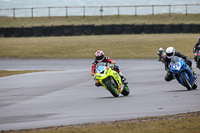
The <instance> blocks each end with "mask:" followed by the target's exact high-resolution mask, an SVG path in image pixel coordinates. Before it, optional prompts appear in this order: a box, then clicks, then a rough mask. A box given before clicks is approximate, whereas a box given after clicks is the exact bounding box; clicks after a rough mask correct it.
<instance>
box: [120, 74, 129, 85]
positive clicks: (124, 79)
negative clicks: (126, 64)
mask: <svg viewBox="0 0 200 133" xmlns="http://www.w3.org/2000/svg"><path fill="white" fill-rule="evenodd" d="M119 76H120V77H121V80H122V83H123V84H128V81H126V77H125V76H124V75H123V74H122V72H119Z"/></svg>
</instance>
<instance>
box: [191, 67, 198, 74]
mask: <svg viewBox="0 0 200 133" xmlns="http://www.w3.org/2000/svg"><path fill="white" fill-rule="evenodd" d="M190 69H191V70H192V72H193V74H194V75H196V74H197V73H196V72H195V71H194V70H193V68H192V66H191V67H190Z"/></svg>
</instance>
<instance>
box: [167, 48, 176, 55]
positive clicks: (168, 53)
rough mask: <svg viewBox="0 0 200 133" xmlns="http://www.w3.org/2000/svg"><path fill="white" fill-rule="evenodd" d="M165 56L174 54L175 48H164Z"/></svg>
mask: <svg viewBox="0 0 200 133" xmlns="http://www.w3.org/2000/svg"><path fill="white" fill-rule="evenodd" d="M166 53H167V57H168V58H172V57H173V56H174V55H175V49H174V47H168V48H167V49H166Z"/></svg>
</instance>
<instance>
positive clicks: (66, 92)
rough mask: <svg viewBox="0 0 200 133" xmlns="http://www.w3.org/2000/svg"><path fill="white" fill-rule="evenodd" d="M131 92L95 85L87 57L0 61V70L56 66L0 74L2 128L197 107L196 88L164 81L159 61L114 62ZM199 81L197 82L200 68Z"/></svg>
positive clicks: (199, 107)
mask: <svg viewBox="0 0 200 133" xmlns="http://www.w3.org/2000/svg"><path fill="white" fill-rule="evenodd" d="M116 62H117V65H119V67H120V70H121V71H122V73H123V74H124V75H125V76H126V78H127V80H128V82H129V88H130V95H129V96H126V97H124V96H122V95H120V97H117V98H115V97H113V96H112V95H111V94H110V92H108V91H106V90H105V89H104V88H103V87H95V85H94V80H93V77H92V76H91V75H90V69H91V63H92V60H90V59H83V60H78V59H74V60H72V59H70V60H65V59H61V60H59V59H57V60H56V59H50V60H45V59H44V60H37V59H32V60H26V59H24V60H23V59H12V60H6V59H1V60H0V70H59V71H46V72H37V73H27V74H21V75H14V76H7V77H2V78H0V131H1V130H15V129H30V128H31V129H32V128H41V127H49V126H61V125H71V124H82V123H93V122H102V121H103V122H107V121H117V120H129V119H133V118H140V117H146V116H161V115H170V114H178V113H187V112H195V111H200V102H199V101H200V91H199V89H200V87H198V89H197V90H192V91H188V90H187V89H186V88H185V87H183V86H181V85H180V84H178V82H177V81H176V80H173V81H171V82H166V81H165V80H164V77H165V74H166V71H165V70H164V64H163V63H161V62H158V61H157V60H116ZM193 68H194V69H195V71H196V72H197V77H198V79H197V82H198V84H199V83H200V79H199V78H200V74H199V73H200V70H199V69H196V67H195V64H194V62H193Z"/></svg>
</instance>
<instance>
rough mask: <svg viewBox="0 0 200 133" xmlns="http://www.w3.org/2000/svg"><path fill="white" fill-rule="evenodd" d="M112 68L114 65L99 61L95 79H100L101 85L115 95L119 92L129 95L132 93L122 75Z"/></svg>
mask: <svg viewBox="0 0 200 133" xmlns="http://www.w3.org/2000/svg"><path fill="white" fill-rule="evenodd" d="M112 68H113V66H112V65H108V63H103V62H101V63H98V64H97V67H96V74H95V76H94V79H95V80H99V82H100V83H101V85H102V86H103V87H104V88H105V89H106V90H108V91H110V93H111V94H112V95H113V96H114V97H118V96H119V94H122V95H123V96H128V95H129V93H130V90H129V87H128V85H127V84H123V83H122V81H121V77H120V75H119V74H118V73H117V72H116V71H114V70H113V69H112Z"/></svg>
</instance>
